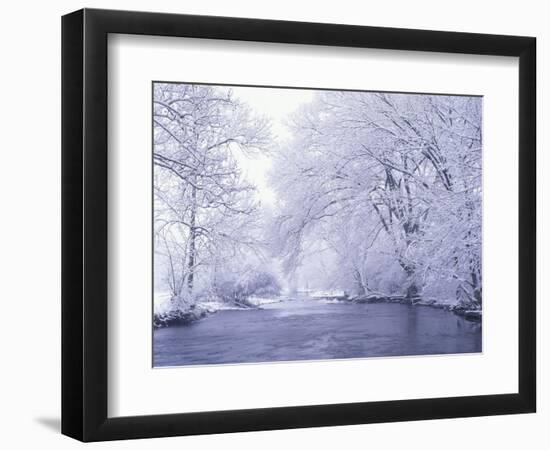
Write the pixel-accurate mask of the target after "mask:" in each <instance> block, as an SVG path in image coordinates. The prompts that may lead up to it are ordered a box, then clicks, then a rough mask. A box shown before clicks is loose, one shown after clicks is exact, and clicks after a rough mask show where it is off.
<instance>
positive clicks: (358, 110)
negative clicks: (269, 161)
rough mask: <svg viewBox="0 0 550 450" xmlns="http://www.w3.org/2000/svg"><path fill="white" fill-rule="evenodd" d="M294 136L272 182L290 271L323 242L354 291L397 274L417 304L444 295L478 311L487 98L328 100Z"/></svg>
mask: <svg viewBox="0 0 550 450" xmlns="http://www.w3.org/2000/svg"><path fill="white" fill-rule="evenodd" d="M292 128H293V132H294V136H295V138H294V140H293V142H292V144H291V145H289V146H288V147H286V148H285V149H284V150H283V151H281V153H280V155H279V158H278V161H277V163H276V165H275V169H274V175H273V179H274V182H275V183H276V185H277V189H278V191H279V194H280V197H281V198H283V199H284V201H283V202H282V205H281V210H280V216H279V218H278V219H277V220H276V226H275V229H276V231H277V234H278V243H277V247H278V250H279V254H280V255H281V256H282V257H283V259H284V261H285V267H286V269H287V270H289V271H291V270H293V269H294V268H296V267H297V266H299V264H300V261H301V258H302V256H303V253H304V249H305V248H306V247H308V246H310V245H311V244H312V242H313V241H314V240H318V239H319V238H321V239H322V240H323V241H324V244H325V246H326V248H328V249H330V250H331V251H332V252H333V253H334V254H335V255H337V257H338V259H339V261H340V263H339V264H338V265H337V266H336V267H335V269H334V272H335V273H334V275H335V277H339V278H340V280H341V282H342V283H347V284H350V280H353V284H354V286H355V290H356V292H357V293H359V294H365V293H368V292H369V291H371V292H372V291H375V290H377V289H379V288H380V285H381V284H383V283H382V282H383V281H384V273H383V272H384V270H383V269H385V272H387V273H392V274H394V273H395V267H396V265H397V266H398V267H399V268H400V270H401V272H402V276H403V283H401V288H402V293H403V294H404V295H406V296H407V297H408V298H410V299H415V298H417V297H418V296H420V295H422V294H423V292H425V291H428V292H434V293H437V292H436V291H437V289H439V288H440V287H441V286H445V289H447V290H449V289H454V291H455V292H453V295H455V296H456V297H457V298H459V299H460V300H461V301H463V302H468V303H471V304H472V305H478V306H479V305H481V298H482V296H481V163H482V160H481V146H482V127H481V99H480V98H476V97H458V96H435V95H410V94H408V95H404V94H386V93H364V92H324V93H319V94H318V95H317V97H316V100H315V101H314V102H313V103H312V104H311V105H309V106H308V107H306V108H304V109H302V110H301V111H300V112H299V113H298V114H296V116H295V117H294V119H293V122H292ZM387 284H388V283H386V285H387Z"/></svg>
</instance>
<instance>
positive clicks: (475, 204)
mask: <svg viewBox="0 0 550 450" xmlns="http://www.w3.org/2000/svg"><path fill="white" fill-rule="evenodd" d="M152 101H153V117H152V121H153V177H154V179H153V203H154V204H153V246H154V306H155V308H154V328H155V336H154V349H155V358H157V359H156V362H155V365H185V364H193V363H195V364H201V363H222V362H258V361H271V360H294V359H325V358H340V357H358V356H380V355H402V354H426V353H430V354H431V353H462V352H471V351H480V345H481V343H480V342H481V337H480V326H481V325H480V319H481V309H482V251H481V244H482V239H481V234H482V98H481V97H477V96H458V95H453V96H451V95H428V94H405V93H385V92H366V91H336V90H313V89H282V88H263V87H238V86H235V87H231V86H218V85H200V84H184V83H160V82H155V83H153V99H152ZM358 308H361V309H358ZM388 314H390V315H391V316H392V317H393V316H394V315H396V317H397V319H396V320H397V322H395V321H391V326H390V325H388V326H385V325H384V322H383V321H384V317H387V316H388ZM373 318H377V319H376V320H374V319H373ZM283 320H284V322H283ZM292 320H297V322H292ZM369 321H370V322H369ZM371 322H372V327H371V325H369V323H371ZM389 323H390V322H388V324H389ZM400 324H401V325H400ZM449 324H451V325H452V327H453V330H454V328H456V332H453V333H451V334H452V336H450V337H447V338H448V339H447V340H448V341H449V342H447V341H446V342H445V343H444V344H441V345H443V346H442V347H440V348H431V347H430V346H432V345H433V344H429V345H428V343H427V342H421V343H418V342H417V341H414V339H412V338H411V336H412V334H411V333H414V334H415V336H416V337H417V335H418V334H419V331H418V330H419V329H422V330H424V331H425V332H427V333H428V335H430V336H431V338H432V339H431V340H433V338H434V336H437V335H438V334H441V327H446V329H448V328H449V326H450V325H449ZM247 327H249V328H250V327H252V328H253V329H250V330H247ZM304 327H305V328H304ZM308 327H312V329H313V328H316V330H317V331H316V332H314V331H312V332H311V335H310V334H308ZM369 327H370V328H369ZM227 329H230V332H229V331H222V330H227ZM178 330H180V331H178ZM346 330H347V331H348V335H347V337H346V335H345V334H344V335H342V334H341V333H346ZM349 330H355V331H354V332H353V333H352V335H349ZM357 330H362V331H361V332H358V331H357ZM162 333H164V334H162ZM168 333H176V334H168ZM224 333H225V334H224ZM227 333H230V335H229V334H227ZM262 333H265V334H267V335H269V342H265V343H261V342H260V343H258V334H262ZM315 333H320V334H319V335H317V334H315ZM361 333H362V334H361ZM377 333H378V334H377ZM388 333H389V334H390V335H394V336H393V337H395V336H398V337H399V341H398V342H400V343H399V344H398V345H396V344H395V342H396V341H395V339H394V340H393V341H392V342H393V344H390V343H389V342H383V343H381V341H377V342H378V344H377V345H378V347H376V346H374V347H373V345H374V340H373V339H371V340H370V341H369V336H371V337H372V336H378V337H380V336H382V335H384V336H385V335H387V334H388ZM167 336H168V337H167ZM390 337H391V336H390ZM214 338H215V339H214ZM226 340H230V341H231V342H233V343H235V344H238V345H237V347H239V348H240V349H241V350H236V349H235V348H234V346H231V347H228V348H226V349H225V350H223V349H219V348H218V349H217V350H216V352H217V353H218V356H214V357H211V358H207V357H205V355H206V354H212V352H210V353H209V349H210V348H214V347H216V346H217V347H219V345H220V341H223V342H225V341H226ZM247 340H250V345H251V346H253V347H254V348H252V349H250V350H247V345H248V344H247V342H248V341H247ZM260 340H261V339H260ZM411 341H414V342H416V344H415V345H412V344H411ZM174 342H176V344H175V343H174ZM274 343H277V346H278V348H279V350H277V351H275V350H274V349H273V348H272V345H274ZM337 343H338V344H337ZM259 345H263V347H260V348H258V346H259ZM222 347H223V346H222ZM281 348H282V349H283V350H280V349H281ZM285 348H286V350H285ZM243 352H244V353H246V355H243ZM178 355H179V356H178Z"/></svg>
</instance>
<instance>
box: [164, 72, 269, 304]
mask: <svg viewBox="0 0 550 450" xmlns="http://www.w3.org/2000/svg"><path fill="white" fill-rule="evenodd" d="M153 89H154V91H153V139H154V149H153V163H154V201H155V206H154V210H155V217H154V228H155V230H154V232H155V254H156V256H157V257H158V258H159V259H162V261H163V263H164V265H165V266H166V274H167V277H166V278H167V284H168V286H169V288H170V291H171V293H172V295H173V296H174V297H178V296H182V295H192V293H193V290H194V288H195V286H196V284H197V274H198V272H199V270H200V269H201V268H203V269H204V273H206V272H207V269H210V270H213V269H212V268H213V267H214V266H216V265H219V264H223V262H224V261H225V260H227V259H229V258H232V257H234V256H235V254H236V253H237V252H238V251H239V248H240V247H243V246H245V247H246V246H248V245H252V244H253V240H254V237H253V236H252V235H251V233H252V230H254V223H255V222H256V220H257V217H256V216H257V205H256V204H255V202H254V199H253V192H254V186H252V185H251V184H250V183H248V182H246V181H245V180H244V179H243V177H242V174H241V170H240V168H239V164H238V160H239V158H242V157H244V156H246V155H247V154H249V153H253V152H258V151H262V150H263V149H265V148H266V146H267V144H268V137H269V130H268V123H267V122H266V121H265V120H263V119H260V118H256V117H253V115H252V114H251V112H250V110H249V109H248V108H247V107H246V106H245V105H244V104H242V103H241V102H239V101H238V100H237V99H235V98H234V97H233V95H232V92H231V90H229V89H226V88H217V87H212V86H203V85H192V84H179V83H178V84H176V83H154V87H153Z"/></svg>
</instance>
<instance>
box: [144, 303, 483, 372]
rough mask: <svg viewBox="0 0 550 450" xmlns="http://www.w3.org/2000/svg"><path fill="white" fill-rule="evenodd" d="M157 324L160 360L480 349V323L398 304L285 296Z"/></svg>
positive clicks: (177, 362) (216, 361) (214, 360)
mask: <svg viewBox="0 0 550 450" xmlns="http://www.w3.org/2000/svg"><path fill="white" fill-rule="evenodd" d="M262 308H263V309H257V310H236V311H219V312H217V313H216V314H213V315H211V316H208V317H207V318H205V319H202V320H200V321H198V322H195V323H193V324H191V325H185V326H177V327H169V328H161V329H157V330H155V331H154V337H153V354H154V361H153V362H154V366H156V367H158V366H185V365H192V364H229V363H253V362H266V361H296V360H319V359H341V358H365V357H373V356H402V355H433V354H449V353H474V352H481V325H480V324H479V323H475V322H469V321H467V320H465V319H463V318H462V317H459V316H457V315H455V314H453V313H451V312H449V311H446V310H443V309H437V308H431V307H423V306H409V305H400V304H387V303H377V304H368V305H367V304H350V303H335V304H330V303H324V302H320V301H317V300H305V301H302V300H300V301H287V302H281V303H274V304H270V305H264V306H263V307H262Z"/></svg>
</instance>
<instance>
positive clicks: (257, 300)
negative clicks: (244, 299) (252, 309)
mask: <svg viewBox="0 0 550 450" xmlns="http://www.w3.org/2000/svg"><path fill="white" fill-rule="evenodd" d="M248 301H249V302H250V303H251V304H253V305H255V306H261V305H268V304H270V303H279V302H282V301H283V298H282V297H255V296H252V297H250V298H249V299H248Z"/></svg>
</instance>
